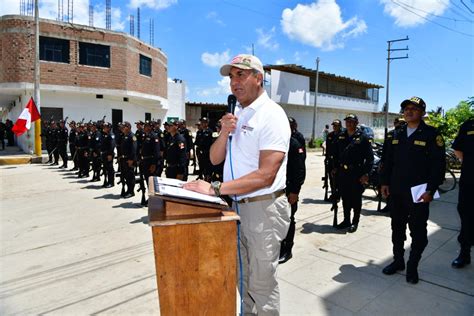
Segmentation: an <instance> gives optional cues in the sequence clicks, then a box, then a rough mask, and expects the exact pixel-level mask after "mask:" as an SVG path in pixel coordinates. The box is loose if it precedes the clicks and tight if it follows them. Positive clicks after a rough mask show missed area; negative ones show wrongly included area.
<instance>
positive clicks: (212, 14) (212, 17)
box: [206, 11, 225, 26]
mask: <svg viewBox="0 0 474 316" xmlns="http://www.w3.org/2000/svg"><path fill="white" fill-rule="evenodd" d="M206 19H208V20H211V21H214V22H215V23H217V24H219V25H221V26H225V23H224V22H223V21H222V20H221V19H219V16H218V14H217V12H215V11H211V12H209V13H208V14H207V15H206Z"/></svg>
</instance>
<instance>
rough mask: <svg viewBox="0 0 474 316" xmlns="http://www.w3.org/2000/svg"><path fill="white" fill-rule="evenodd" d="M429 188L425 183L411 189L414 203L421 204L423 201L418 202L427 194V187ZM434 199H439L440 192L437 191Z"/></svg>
mask: <svg viewBox="0 0 474 316" xmlns="http://www.w3.org/2000/svg"><path fill="white" fill-rule="evenodd" d="M427 186H428V184H427V183H423V184H420V185H415V186H414V187H411V197H412V198H413V203H421V202H423V200H421V201H418V200H419V199H420V197H421V195H422V194H423V193H425V192H426V187H427ZM433 199H439V192H438V191H436V192H435V194H434V195H433Z"/></svg>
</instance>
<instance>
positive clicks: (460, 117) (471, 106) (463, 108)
mask: <svg viewBox="0 0 474 316" xmlns="http://www.w3.org/2000/svg"><path fill="white" fill-rule="evenodd" d="M471 117H474V97H469V98H468V100H465V101H461V102H459V104H458V105H457V106H456V107H455V108H452V109H449V110H448V111H447V112H446V114H445V115H443V114H442V111H441V110H440V109H437V110H436V111H432V112H430V113H428V120H429V124H430V125H432V126H434V127H436V128H438V130H439V131H440V133H441V135H443V137H444V139H445V141H446V142H450V141H452V140H453V139H454V138H455V137H456V135H457V133H458V131H459V126H460V125H461V124H462V123H464V122H465V121H466V120H467V119H469V118H471Z"/></svg>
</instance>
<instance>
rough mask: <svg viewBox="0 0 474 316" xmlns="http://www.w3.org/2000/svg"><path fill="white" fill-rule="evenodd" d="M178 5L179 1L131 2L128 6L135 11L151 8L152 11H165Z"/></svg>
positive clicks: (140, 0) (137, 0)
mask: <svg viewBox="0 0 474 316" xmlns="http://www.w3.org/2000/svg"><path fill="white" fill-rule="evenodd" d="M176 3H178V0H130V3H129V4H128V6H129V7H130V8H135V9H136V8H138V7H149V8H150V9H155V10H163V9H166V8H168V7H170V6H172V5H173V4H176Z"/></svg>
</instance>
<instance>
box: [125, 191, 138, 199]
mask: <svg viewBox="0 0 474 316" xmlns="http://www.w3.org/2000/svg"><path fill="white" fill-rule="evenodd" d="M132 196H135V193H133V192H127V193H125V195H124V196H123V198H124V199H128V198H131V197H132Z"/></svg>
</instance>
